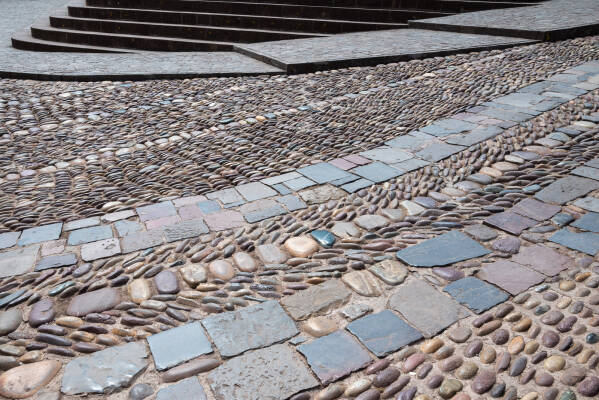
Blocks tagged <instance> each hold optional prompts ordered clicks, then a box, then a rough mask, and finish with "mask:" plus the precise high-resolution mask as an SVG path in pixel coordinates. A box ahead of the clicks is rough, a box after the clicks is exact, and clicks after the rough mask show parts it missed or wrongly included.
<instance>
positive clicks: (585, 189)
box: [535, 175, 599, 204]
mask: <svg viewBox="0 0 599 400" xmlns="http://www.w3.org/2000/svg"><path fill="white" fill-rule="evenodd" d="M597 189H599V182H597V181H596V180H594V179H588V178H581V177H578V176H572V175H569V176H566V177H563V178H560V179H558V180H557V181H555V182H553V183H552V184H550V185H549V186H547V187H545V188H543V190H541V191H539V192H537V193H536V194H535V197H536V198H537V199H538V200H541V201H544V202H546V203H555V204H565V203H567V202H568V201H572V200H574V199H577V198H578V197H582V196H584V195H586V194H587V193H589V192H591V191H593V190H597Z"/></svg>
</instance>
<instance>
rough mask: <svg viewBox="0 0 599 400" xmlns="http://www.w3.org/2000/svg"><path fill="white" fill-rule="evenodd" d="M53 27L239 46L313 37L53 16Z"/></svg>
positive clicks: (51, 21) (51, 23)
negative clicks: (237, 44)
mask: <svg viewBox="0 0 599 400" xmlns="http://www.w3.org/2000/svg"><path fill="white" fill-rule="evenodd" d="M50 26H52V27H54V28H62V29H72V30H78V31H88V32H89V31H91V32H104V33H118V34H125V35H142V36H150V37H151V36H162V37H173V38H183V39H194V40H211V41H223V42H236V43H255V42H266V41H271V40H287V39H300V38H309V37H313V36H311V35H309V34H303V35H302V34H297V35H294V34H288V33H283V32H281V33H277V32H252V31H239V30H235V29H210V28H199V27H197V28H196V27H189V26H176V25H155V24H144V23H130V22H124V21H97V20H86V19H71V18H62V17H50Z"/></svg>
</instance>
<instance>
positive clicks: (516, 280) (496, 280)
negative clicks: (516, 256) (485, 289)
mask: <svg viewBox="0 0 599 400" xmlns="http://www.w3.org/2000/svg"><path fill="white" fill-rule="evenodd" d="M476 276H477V277H478V278H480V279H483V280H485V281H487V282H489V283H492V284H494V285H497V286H499V287H500V288H502V289H503V290H505V291H506V292H509V293H511V294H513V295H517V294H518V293H521V292H523V291H525V290H526V289H528V288H529V287H531V286H534V285H536V284H539V283H541V282H543V281H544V280H545V276H544V275H542V274H540V273H538V272H536V271H533V270H532V269H528V268H526V267H523V266H522V265H520V264H516V263H514V262H511V261H506V260H500V261H497V262H494V263H491V264H485V265H484V266H483V267H482V268H481V269H480V271H479V272H478V274H477V275H476Z"/></svg>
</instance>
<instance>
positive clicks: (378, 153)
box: [359, 146, 414, 164]
mask: <svg viewBox="0 0 599 400" xmlns="http://www.w3.org/2000/svg"><path fill="white" fill-rule="evenodd" d="M359 154H360V155H361V156H362V157H364V158H368V159H370V160H372V161H381V162H384V163H387V164H392V163H398V162H401V161H405V160H409V159H410V158H413V157H414V155H412V154H411V153H408V152H406V151H404V150H401V149H399V148H397V147H385V146H382V147H377V148H374V149H372V150H368V151H363V152H361V153H359Z"/></svg>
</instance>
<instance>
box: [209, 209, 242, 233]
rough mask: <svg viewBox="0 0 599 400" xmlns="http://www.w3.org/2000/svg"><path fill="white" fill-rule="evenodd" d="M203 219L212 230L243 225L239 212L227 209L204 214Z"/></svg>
mask: <svg viewBox="0 0 599 400" xmlns="http://www.w3.org/2000/svg"><path fill="white" fill-rule="evenodd" d="M204 221H205V222H206V224H207V225H208V227H209V228H210V229H211V230H213V231H224V230H227V229H234V228H239V227H241V226H243V225H245V220H244V219H243V215H242V214H241V213H240V212H237V211H233V210H227V211H221V212H218V213H215V214H210V215H206V216H205V217H204Z"/></svg>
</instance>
